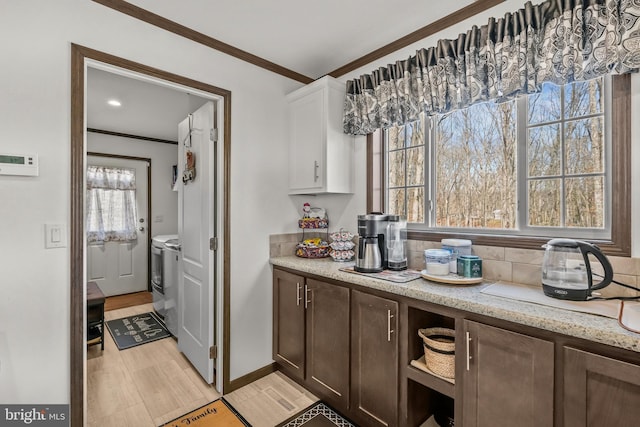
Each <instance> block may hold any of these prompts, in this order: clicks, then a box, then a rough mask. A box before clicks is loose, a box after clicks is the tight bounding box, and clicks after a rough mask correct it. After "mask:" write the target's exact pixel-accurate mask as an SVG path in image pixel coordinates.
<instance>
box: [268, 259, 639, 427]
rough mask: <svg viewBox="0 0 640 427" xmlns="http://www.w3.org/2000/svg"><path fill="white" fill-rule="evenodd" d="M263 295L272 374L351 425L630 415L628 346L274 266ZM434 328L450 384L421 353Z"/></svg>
mask: <svg viewBox="0 0 640 427" xmlns="http://www.w3.org/2000/svg"><path fill="white" fill-rule="evenodd" d="M314 277H317V276H314ZM273 291H274V294H273V303H274V317H273V319H274V321H273V325H274V331H273V332H274V337H273V357H274V360H275V361H276V364H277V365H278V367H279V369H280V370H282V371H283V372H284V373H286V374H287V375H289V376H290V377H292V378H294V379H296V380H297V381H298V382H299V383H300V384H302V385H303V386H304V387H305V388H307V389H309V390H310V391H311V392H313V393H314V394H316V395H317V396H318V397H319V398H321V399H323V400H325V401H326V402H327V403H329V404H330V405H332V406H334V407H335V408H336V409H337V410H338V411H339V412H341V413H342V414H343V415H345V416H346V417H347V418H350V419H351V420H352V421H354V422H355V423H356V424H357V425H361V426H375V427H378V426H391V427H393V426H403V427H404V426H407V427H418V426H420V425H422V424H423V423H424V422H425V421H426V420H427V419H429V418H431V417H432V416H436V417H437V416H440V417H444V418H443V419H444V420H445V422H446V418H447V417H453V416H455V425H456V426H465V427H471V426H473V427H494V426H518V427H527V426H531V427H547V426H553V425H554V422H555V425H557V426H558V427H578V426H581V427H582V426H601V425H602V426H605V425H606V426H609V425H611V426H616V427H625V426H629V427H630V426H634V427H635V426H636V425H638V420H640V405H638V402H640V362H637V361H638V360H640V357H639V356H638V353H637V352H632V351H626V350H622V349H613V348H611V347H608V346H605V345H602V344H597V343H594V342H591V341H586V340H582V339H578V338H573V337H570V336H566V335H562V334H554V333H552V332H549V331H542V330H539V329H536V328H533V327H529V326H525V325H519V324H515V323H512V322H508V321H505V320H500V319H496V318H493V317H490V316H484V315H479V314H474V313H470V312H467V311H464V310H459V309H454V308H450V307H446V306H443V305H439V304H434V303H432V302H428V301H421V300H416V299H413V298H407V297H403V296H399V295H395V294H390V293H389V294H388V293H386V292H382V291H377V290H371V291H369V290H367V289H365V288H364V287H360V286H357V285H352V284H350V283H347V282H336V281H332V280H331V279H328V281H327V282H325V281H322V280H317V279H314V278H312V277H305V275H304V274H303V275H298V274H295V271H294V270H289V271H286V270H281V269H280V268H275V269H274V275H273ZM433 327H441V328H448V329H453V330H455V337H456V338H455V341H456V348H455V379H448V378H441V377H439V376H437V375H434V374H433V373H432V372H430V371H429V369H428V368H426V367H424V363H423V361H420V360H419V359H420V358H421V357H422V356H423V355H424V349H423V347H422V339H421V338H419V337H418V329H422V328H433ZM399 337H400V338H399ZM577 348H587V349H589V350H590V351H592V352H586V351H583V350H579V349H577ZM595 352H597V353H600V354H595ZM607 356H610V357H607ZM612 357H615V359H614V358H612ZM629 362H631V363H629Z"/></svg>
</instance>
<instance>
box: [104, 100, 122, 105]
mask: <svg viewBox="0 0 640 427" xmlns="http://www.w3.org/2000/svg"><path fill="white" fill-rule="evenodd" d="M107 104H109V105H111V106H112V107H120V106H121V105H122V103H121V102H120V101H118V100H117V99H110V100H108V101H107Z"/></svg>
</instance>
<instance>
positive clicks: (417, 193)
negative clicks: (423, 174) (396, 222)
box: [407, 187, 424, 223]
mask: <svg viewBox="0 0 640 427" xmlns="http://www.w3.org/2000/svg"><path fill="white" fill-rule="evenodd" d="M407 221H408V222H419V223H423V222H424V187H413V188H408V189H407Z"/></svg>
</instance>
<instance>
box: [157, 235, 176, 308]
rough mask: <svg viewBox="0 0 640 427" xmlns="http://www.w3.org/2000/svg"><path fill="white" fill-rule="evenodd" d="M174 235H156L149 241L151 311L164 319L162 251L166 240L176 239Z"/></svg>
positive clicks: (164, 280)
mask: <svg viewBox="0 0 640 427" xmlns="http://www.w3.org/2000/svg"><path fill="white" fill-rule="evenodd" d="M177 238H178V236H177V235H176V234H167V235H158V236H155V237H153V238H152V239H151V295H152V297H153V309H154V310H155V312H156V313H157V314H158V315H160V316H161V317H163V318H164V315H165V313H166V307H165V297H164V286H165V282H166V279H165V277H164V251H165V244H166V243H167V241H168V240H174V239H177Z"/></svg>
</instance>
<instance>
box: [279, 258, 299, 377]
mask: <svg viewBox="0 0 640 427" xmlns="http://www.w3.org/2000/svg"><path fill="white" fill-rule="evenodd" d="M304 280H305V279H304V277H302V276H298V275H296V274H291V273H288V272H286V271H281V270H274V272H273V359H274V360H275V361H276V363H277V364H278V365H279V366H280V368H281V369H282V370H283V371H284V372H285V373H287V374H288V375H290V376H291V377H293V378H298V379H300V380H303V379H304V363H305V357H304V356H305V351H304V338H305V316H304V314H305V313H304V299H303V298H304Z"/></svg>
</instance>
